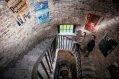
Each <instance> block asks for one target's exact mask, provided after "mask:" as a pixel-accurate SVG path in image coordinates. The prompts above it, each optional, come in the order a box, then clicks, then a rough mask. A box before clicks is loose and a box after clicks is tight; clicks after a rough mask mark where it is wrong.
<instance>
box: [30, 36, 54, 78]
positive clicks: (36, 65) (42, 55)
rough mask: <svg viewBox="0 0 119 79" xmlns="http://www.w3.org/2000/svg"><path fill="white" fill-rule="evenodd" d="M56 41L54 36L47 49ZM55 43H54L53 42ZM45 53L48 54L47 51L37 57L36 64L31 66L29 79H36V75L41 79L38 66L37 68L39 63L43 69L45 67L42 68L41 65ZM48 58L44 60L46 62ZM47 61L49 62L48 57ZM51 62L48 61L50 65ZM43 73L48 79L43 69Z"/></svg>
mask: <svg viewBox="0 0 119 79" xmlns="http://www.w3.org/2000/svg"><path fill="white" fill-rule="evenodd" d="M55 41H56V36H55V37H54V39H53V40H52V42H51V43H50V44H49V45H48V46H47V47H48V48H49V47H51V45H52V44H53V43H54V42H55ZM55 43H56V42H55ZM46 53H48V49H47V50H45V51H44V52H43V53H42V54H41V55H40V56H39V58H38V59H37V61H36V63H35V64H34V66H33V69H32V76H31V77H32V78H31V79H38V78H37V75H39V76H40V77H41V79H42V78H43V77H42V75H41V74H40V73H39V72H38V66H39V64H40V63H41V64H42V65H43V68H44V69H45V66H44V64H43V61H42V59H43V57H44V56H45V57H46ZM47 59H48V58H46V60H47ZM49 60H51V59H50V57H49ZM51 62H52V61H50V63H51ZM45 72H46V74H47V76H48V78H49V75H48V72H47V71H46V69H45ZM50 72H51V70H50Z"/></svg>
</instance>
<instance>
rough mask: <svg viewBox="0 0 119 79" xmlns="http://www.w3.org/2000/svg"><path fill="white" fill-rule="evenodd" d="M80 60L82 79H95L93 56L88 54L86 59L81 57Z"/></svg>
mask: <svg viewBox="0 0 119 79" xmlns="http://www.w3.org/2000/svg"><path fill="white" fill-rule="evenodd" d="M81 59H82V62H81V63H82V77H83V79H96V73H95V71H96V68H95V63H94V59H93V55H92V54H89V56H88V57H84V56H82V57H81Z"/></svg>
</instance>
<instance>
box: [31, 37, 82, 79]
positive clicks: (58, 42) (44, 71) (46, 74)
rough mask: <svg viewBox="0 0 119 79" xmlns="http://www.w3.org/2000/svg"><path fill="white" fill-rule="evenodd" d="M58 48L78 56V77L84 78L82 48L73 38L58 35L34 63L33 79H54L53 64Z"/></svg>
mask: <svg viewBox="0 0 119 79" xmlns="http://www.w3.org/2000/svg"><path fill="white" fill-rule="evenodd" d="M57 48H58V49H63V50H68V51H71V52H72V54H74V56H75V58H76V67H77V79H82V70H81V54H80V50H79V49H78V48H77V47H76V44H74V41H73V40H72V39H71V38H69V37H66V36H63V35H58V36H56V37H55V38H54V40H53V41H52V42H51V44H49V46H48V49H47V50H46V51H44V52H43V53H42V55H40V57H39V59H38V60H37V61H36V63H35V64H34V67H33V70H32V79H52V77H51V75H52V71H53V65H52V64H53V60H54V58H55V52H56V49H57Z"/></svg>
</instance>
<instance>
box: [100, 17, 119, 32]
mask: <svg viewBox="0 0 119 79" xmlns="http://www.w3.org/2000/svg"><path fill="white" fill-rule="evenodd" d="M116 24H117V25H119V16H118V17H114V18H112V19H110V20H105V21H103V22H102V23H101V24H100V25H98V27H99V29H98V31H101V29H105V28H108V27H113V26H114V25H116Z"/></svg>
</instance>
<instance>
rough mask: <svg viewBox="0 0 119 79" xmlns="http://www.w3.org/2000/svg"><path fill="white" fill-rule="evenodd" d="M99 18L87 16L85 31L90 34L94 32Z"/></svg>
mask: <svg viewBox="0 0 119 79" xmlns="http://www.w3.org/2000/svg"><path fill="white" fill-rule="evenodd" d="M100 18H101V16H99V15H95V14H91V13H89V14H88V16H87V21H86V25H85V29H86V30H88V31H90V32H95V31H96V29H97V28H98V27H96V25H97V23H98V21H99V20H100Z"/></svg>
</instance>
